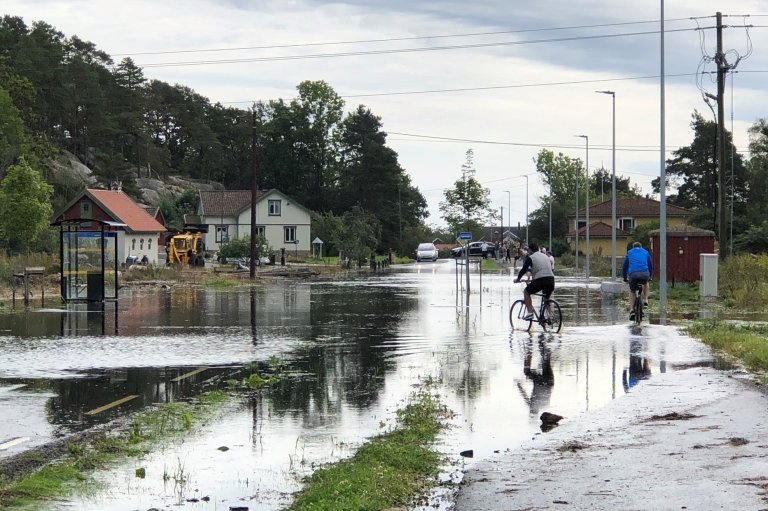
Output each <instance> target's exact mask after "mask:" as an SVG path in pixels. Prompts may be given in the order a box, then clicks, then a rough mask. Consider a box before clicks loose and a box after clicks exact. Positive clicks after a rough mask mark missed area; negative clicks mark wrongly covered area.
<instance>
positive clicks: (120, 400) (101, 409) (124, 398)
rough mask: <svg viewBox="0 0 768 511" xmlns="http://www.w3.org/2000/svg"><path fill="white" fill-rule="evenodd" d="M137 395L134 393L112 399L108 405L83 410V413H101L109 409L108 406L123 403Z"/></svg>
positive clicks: (111, 406) (112, 406)
mask: <svg viewBox="0 0 768 511" xmlns="http://www.w3.org/2000/svg"><path fill="white" fill-rule="evenodd" d="M137 397H139V396H136V395H134V396H125V397H123V398H120V399H118V400H117V401H112V402H111V403H109V404H108V405H104V406H100V407H98V408H94V409H93V410H91V411H88V412H85V414H86V415H96V414H97V413H101V412H103V411H105V410H109V409H110V408H114V407H116V406H120V405H121V404H123V403H127V402H128V401H130V400H132V399H136V398H137Z"/></svg>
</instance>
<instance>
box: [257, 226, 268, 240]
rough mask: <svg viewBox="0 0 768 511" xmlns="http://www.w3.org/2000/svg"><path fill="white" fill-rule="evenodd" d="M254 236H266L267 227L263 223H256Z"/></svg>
mask: <svg viewBox="0 0 768 511" xmlns="http://www.w3.org/2000/svg"><path fill="white" fill-rule="evenodd" d="M256 236H261V237H262V238H266V237H267V228H266V227H264V226H263V225H257V226H256Z"/></svg>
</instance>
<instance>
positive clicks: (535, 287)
mask: <svg viewBox="0 0 768 511" xmlns="http://www.w3.org/2000/svg"><path fill="white" fill-rule="evenodd" d="M525 290H526V291H528V294H529V295H532V294H535V293H538V292H539V291H541V294H543V295H544V297H545V298H549V297H550V295H551V294H552V292H553V291H554V290H555V277H542V278H540V279H536V280H532V281H531V283H530V284H528V285H527V286H525Z"/></svg>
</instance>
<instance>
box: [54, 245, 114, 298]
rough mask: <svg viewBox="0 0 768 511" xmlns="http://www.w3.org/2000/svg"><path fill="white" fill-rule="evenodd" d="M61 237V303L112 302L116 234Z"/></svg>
mask: <svg viewBox="0 0 768 511" xmlns="http://www.w3.org/2000/svg"><path fill="white" fill-rule="evenodd" d="M61 235H62V238H61V244H62V261H61V272H62V278H63V284H62V290H63V295H64V296H63V298H64V300H89V301H102V300H104V299H116V298H117V237H116V233H112V232H110V233H107V232H105V233H103V238H102V233H101V232H90V231H67V232H62V233H61ZM102 243H103V244H102ZM102 249H103V251H102ZM102 259H103V262H104V265H102Z"/></svg>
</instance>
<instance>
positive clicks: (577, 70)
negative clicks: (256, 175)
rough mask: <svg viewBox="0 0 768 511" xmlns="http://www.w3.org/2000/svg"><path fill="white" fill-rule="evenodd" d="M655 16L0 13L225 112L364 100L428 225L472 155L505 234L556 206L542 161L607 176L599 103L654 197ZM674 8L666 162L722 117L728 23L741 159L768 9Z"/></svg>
mask: <svg viewBox="0 0 768 511" xmlns="http://www.w3.org/2000/svg"><path fill="white" fill-rule="evenodd" d="M517 4H519V5H517ZM661 5H662V0H659V1H655V2H649V1H645V0H642V1H640V2H623V1H616V0H571V1H568V2H565V1H555V0H536V1H528V2H510V1H509V0H478V1H476V2H466V1H465V0H430V1H420V2H414V1H404V0H388V1H386V2H385V1H381V0H349V1H345V2H322V1H312V0H277V1H273V2H255V1H245V0H220V1H213V0H189V1H184V2H180V1H166V2H155V1H149V0H131V1H129V2H126V1H116V0H99V1H98V2H93V1H92V0H88V1H75V0H4V1H3V4H2V10H0V14H9V15H14V16H21V17H22V18H24V20H25V22H26V23H27V24H28V25H31V23H32V22H33V21H45V22H47V23H49V24H51V25H53V26H54V27H56V28H57V29H58V30H60V31H62V32H63V33H64V34H65V35H66V36H72V35H77V36H78V37H80V38H81V39H85V40H89V41H91V42H93V43H95V44H96V45H97V47H99V48H100V49H102V50H104V51H106V52H107V53H109V54H110V55H112V56H113V58H114V60H115V62H118V61H119V60H120V59H121V58H123V57H126V56H130V57H131V58H133V60H134V61H135V62H136V63H137V64H138V65H139V66H140V67H142V68H143V69H144V75H145V77H146V78H149V79H159V80H164V81H167V82H169V83H178V84H182V85H185V86H188V87H191V88H192V89H194V90H195V91H196V92H198V93H200V94H202V95H204V96H206V97H208V98H210V100H211V101H212V102H220V103H222V104H224V105H226V106H237V107H242V108H246V107H248V106H249V105H250V104H251V103H252V102H253V101H259V100H261V101H267V100H270V99H278V98H285V99H291V98H294V97H295V96H296V86H297V85H298V84H299V83H300V82H301V81H304V80H324V81H326V82H327V83H328V84H329V85H331V87H333V88H334V89H335V90H336V92H337V93H338V94H340V95H341V96H342V97H343V98H344V100H345V102H346V108H347V110H348V111H351V110H354V109H355V108H356V107H357V106H358V105H360V104H364V105H365V106H366V107H368V108H370V109H371V111H372V112H373V113H375V114H376V115H378V116H380V117H381V119H382V124H383V129H384V130H385V131H386V132H387V133H389V136H388V139H387V140H388V145H389V146H390V147H392V148H393V149H394V150H395V151H397V153H398V155H399V161H400V164H401V165H402V167H403V168H404V169H405V170H406V172H407V173H408V174H409V175H410V177H411V181H412V183H413V184H414V185H415V186H417V187H418V188H419V190H420V191H421V193H422V194H423V195H424V197H425V198H426V199H427V202H428V209H429V213H430V216H429V218H427V223H429V224H435V225H444V222H443V221H442V219H441V218H440V211H439V203H440V201H441V200H442V199H443V192H444V190H445V189H447V188H451V187H452V186H453V184H454V182H455V181H456V180H457V179H459V178H460V177H461V166H462V164H463V163H464V161H465V153H466V151H467V150H468V149H472V150H473V151H474V166H475V169H476V178H477V179H478V181H480V183H481V184H482V185H483V186H485V187H486V188H488V189H489V190H490V200H491V203H492V205H493V207H494V208H495V209H501V208H503V210H504V213H503V214H504V223H505V225H508V224H509V223H511V224H512V225H517V224H518V223H520V224H523V225H524V224H525V220H526V214H527V213H530V212H532V211H533V210H534V209H536V208H537V207H538V206H539V197H541V196H543V195H546V193H547V190H546V189H545V186H543V184H542V182H541V180H540V178H539V175H538V174H537V173H536V170H535V158H536V155H537V154H538V152H539V151H540V150H542V149H549V150H552V151H554V152H555V153H558V152H562V153H563V154H565V155H567V156H570V157H573V158H581V159H582V161H584V160H585V159H587V155H588V157H589V168H590V170H592V171H594V170H595V169H597V168H600V167H601V166H602V167H604V168H606V169H607V170H608V171H609V172H610V171H611V170H612V169H613V166H612V165H613V163H612V152H611V148H612V126H613V122H612V99H611V96H610V95H606V94H598V93H595V91H597V90H611V91H614V92H615V105H616V149H617V150H616V166H615V171H616V175H617V176H622V177H628V178H630V179H631V182H632V184H636V185H637V186H638V187H639V188H640V189H641V191H642V193H644V194H652V192H653V190H652V189H651V186H650V183H651V180H652V179H654V178H655V177H658V175H659V171H660V151H659V146H660V118H661V108H660V96H661V87H660V79H659V75H660V60H661V59H660V56H661V51H660V41H661V36H660V28H661V23H660V21H659V20H660V18H661ZM664 9H665V15H664V19H665V37H664V39H665V54H664V55H665V69H666V72H665V75H666V80H665V82H666V86H665V88H664V91H665V98H666V100H665V103H666V108H665V118H666V122H665V132H666V149H667V157H669V156H670V154H671V153H670V152H671V151H673V150H675V149H677V148H679V147H682V146H686V145H688V144H690V143H691V140H692V135H693V133H692V130H691V128H690V123H691V115H692V114H693V112H694V111H699V112H700V113H701V114H702V115H703V116H704V118H705V119H708V120H714V114H713V112H712V110H711V109H710V107H709V106H708V105H707V104H706V103H705V102H704V100H703V99H702V89H703V91H704V92H709V93H711V94H714V93H716V85H715V83H714V80H713V79H712V78H711V77H712V76H713V75H712V73H711V72H714V71H715V69H716V67H715V64H714V63H713V62H712V57H713V56H714V54H715V51H716V34H715V30H714V28H713V27H714V26H715V13H716V12H718V11H720V12H722V14H723V16H724V18H723V23H724V24H725V25H727V27H726V28H725V29H724V30H723V50H724V51H725V52H727V55H726V58H727V60H728V62H729V63H735V62H736V61H737V59H739V57H741V58H740V59H739V60H738V65H737V67H736V71H737V72H736V73H734V74H733V75H732V76H730V77H729V78H728V83H727V89H726V96H725V102H724V103H725V109H726V114H725V119H726V127H727V128H728V129H729V130H730V129H731V126H733V133H734V140H735V143H736V146H737V147H738V148H739V150H740V151H741V152H742V153H744V154H745V155H747V149H748V144H749V135H748V129H749V127H750V126H751V125H752V124H753V123H754V122H755V121H757V120H758V119H760V118H764V117H768V95H766V94H764V93H763V91H764V90H765V89H766V88H768V87H766V85H767V84H768V3H766V2H765V1H764V0H728V1H727V2H726V1H723V0H720V1H715V0H677V1H672V0H666V2H664ZM747 15H748V16H749V17H745V16H747ZM745 25H753V26H752V27H751V28H749V29H747V28H745ZM395 50H396V51H395ZM750 50H751V52H750ZM339 54H343V55H339ZM328 55H331V56H328ZM731 84H733V87H732V86H731ZM713 108H715V111H716V107H715V105H714V104H713ZM577 135H586V136H587V137H588V139H585V138H580V137H577ZM587 144H588V145H589V151H588V152H587ZM525 176H528V177H527V178H526V177H525ZM672 192H673V191H671V192H670V193H672ZM608 198H609V197H608V196H607V195H606V197H605V199H606V200H607V199H608ZM526 199H527V200H526Z"/></svg>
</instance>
